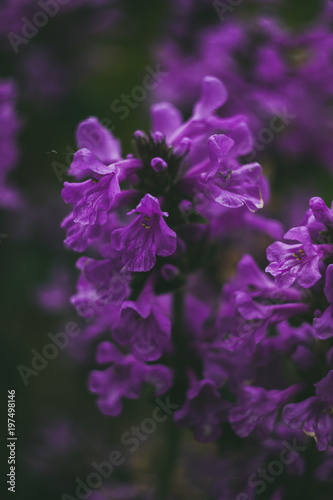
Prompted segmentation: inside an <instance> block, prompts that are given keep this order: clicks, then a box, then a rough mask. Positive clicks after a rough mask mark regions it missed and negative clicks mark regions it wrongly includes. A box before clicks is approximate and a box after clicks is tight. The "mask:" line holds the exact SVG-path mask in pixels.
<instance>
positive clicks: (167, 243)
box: [62, 77, 307, 441]
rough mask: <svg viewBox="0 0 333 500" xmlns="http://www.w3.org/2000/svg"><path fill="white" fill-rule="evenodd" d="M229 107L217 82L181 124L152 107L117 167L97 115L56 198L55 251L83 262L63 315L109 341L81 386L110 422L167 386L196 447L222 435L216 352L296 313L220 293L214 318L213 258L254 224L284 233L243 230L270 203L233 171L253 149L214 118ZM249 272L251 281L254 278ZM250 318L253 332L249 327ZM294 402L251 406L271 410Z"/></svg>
mask: <svg viewBox="0 0 333 500" xmlns="http://www.w3.org/2000/svg"><path fill="white" fill-rule="evenodd" d="M226 99H227V94H226V91H225V88H224V86H223V84H222V83H221V82H220V81H219V80H217V79H216V78H213V77H206V78H205V79H204V80H203V83H202V93H201V97H200V99H199V100H198V101H197V102H196V104H195V106H194V108H193V113H192V116H191V117H190V118H189V119H188V120H187V121H185V122H184V121H183V120H182V117H181V114H180V112H179V111H178V110H177V109H176V108H175V107H174V106H172V105H171V104H169V103H166V102H162V103H159V104H156V105H154V106H153V107H152V110H151V114H152V123H153V126H152V131H151V132H150V133H149V134H148V135H146V134H144V133H143V132H142V131H137V132H135V134H134V149H135V152H134V154H129V155H127V156H126V157H125V158H124V157H122V156H121V152H120V144H119V142H118V141H117V140H116V139H115V138H114V137H113V136H112V135H111V134H110V132H109V131H108V130H107V129H105V128H103V127H102V126H101V125H100V124H99V122H98V120H97V119H96V118H89V119H87V120H85V121H84V122H82V123H81V124H80V125H79V127H78V130H77V142H78V146H79V148H80V149H79V150H78V151H77V153H76V154H75V155H74V160H73V163H72V165H71V167H70V170H69V174H71V175H72V176H73V177H75V179H76V182H65V184H64V189H63V191H62V196H63V199H64V200H65V202H67V203H70V204H71V205H72V206H73V210H72V212H71V213H70V214H69V215H68V216H67V217H66V218H65V219H64V221H63V223H62V227H63V228H64V229H65V230H66V231H67V236H66V239H65V244H66V245H67V246H68V247H70V248H71V249H73V250H75V251H77V252H83V251H86V250H88V251H89V252H90V253H91V256H89V257H88V256H87V257H86V256H84V257H80V259H79V260H78V263H77V266H78V268H79V269H80V272H81V275H80V279H79V282H78V288H77V293H76V294H75V295H74V296H73V297H72V299H71V301H72V304H73V305H74V306H75V307H76V309H77V311H78V312H79V314H81V315H82V316H83V317H84V318H85V319H86V320H87V321H89V322H90V324H89V325H88V327H87V329H88V331H89V336H90V337H91V336H96V335H99V334H100V333H103V332H104V331H105V330H111V335H112V342H110V340H108V341H105V342H102V343H101V344H100V346H99V348H98V354H97V361H98V362H99V363H100V364H102V365H104V366H105V365H106V368H104V369H103V370H102V371H100V370H96V371H94V372H93V373H92V374H91V377H90V381H89V386H90V389H91V391H93V392H95V393H97V394H98V403H99V407H100V408H101V410H102V411H103V413H105V414H108V415H119V414H120V413H121V411H122V399H123V398H124V397H125V398H137V397H138V396H139V394H140V391H141V386H142V384H143V383H146V382H148V383H152V384H153V385H154V386H155V388H156V394H163V393H165V392H166V391H168V390H169V389H171V388H172V391H173V394H174V397H175V398H177V400H179V401H181V402H182V403H183V406H182V407H181V409H180V410H179V411H178V412H176V414H175V421H176V422H178V424H179V425H186V426H190V427H193V428H194V431H195V435H196V436H197V437H198V439H200V440H202V441H209V440H213V439H216V438H217V437H218V436H219V435H220V433H221V422H222V421H226V420H227V419H228V412H229V410H230V407H231V406H230V405H231V403H230V401H227V400H226V401H223V400H221V401H220V393H219V391H220V390H221V388H222V387H223V385H224V384H225V380H226V377H224V376H221V373H218V370H215V368H214V366H215V358H214V357H215V353H216V351H217V350H218V349H222V350H224V352H225V354H228V353H230V352H236V353H240V352H241V351H242V347H243V346H246V350H248V351H249V352H250V353H251V352H253V350H254V348H255V346H256V344H257V343H258V342H260V340H261V339H262V338H263V337H264V336H265V327H266V326H267V325H274V324H276V323H277V322H279V321H284V320H286V319H287V318H288V317H290V316H291V315H293V314H297V313H299V312H302V311H304V309H307V306H305V305H304V304H302V303H301V298H300V294H299V293H298V292H297V291H293V292H292V293H289V292H287V293H285V294H283V297H282V298H281V304H278V305H275V304H271V305H266V304H264V303H262V304H258V303H257V302H255V301H254V298H253V296H252V295H251V294H247V293H246V292H245V291H244V292H242V293H233V291H232V290H229V291H224V292H223V294H226V295H227V296H228V300H226V301H223V303H222V302H221V305H220V306H219V307H218V309H217V310H215V307H213V304H214V301H218V296H219V287H220V283H221V281H223V279H222V280H221V278H220V277H218V276H216V277H215V283H214V278H213V280H212V282H213V285H212V284H211V283H210V281H211V274H212V271H213V273H214V270H212V261H213V262H214V261H217V259H218V258H219V254H220V252H221V250H222V251H223V249H225V248H226V247H227V246H228V245H230V244H231V243H230V242H231V241H232V239H233V238H236V237H237V236H238V232H239V229H242V231H245V230H246V226H250V227H251V223H252V226H253V227H256V229H257V230H259V231H262V232H264V233H265V232H266V233H268V234H271V235H272V234H274V235H275V237H279V236H280V235H281V232H280V226H279V225H278V224H276V223H275V221H270V219H267V218H261V217H260V216H258V218H259V222H258V221H256V223H255V222H254V219H255V218H256V217H257V215H255V214H254V212H256V210H258V209H259V208H262V206H263V203H264V200H265V199H267V197H268V188H267V183H266V181H265V179H264V177H263V176H262V173H261V167H260V166H259V165H258V164H257V163H252V164H243V163H242V161H241V158H242V156H243V155H244V154H246V152H248V151H249V150H250V148H251V146H252V140H251V135H250V132H249V129H248V126H247V120H246V118H245V117H244V116H243V115H235V116H233V117H230V118H220V117H219V116H217V114H216V110H217V109H218V108H219V107H221V106H222V105H223V104H224V103H225V101H226ZM247 214H248V215H247ZM228 217H232V220H233V222H234V223H235V227H236V228H237V227H238V231H234V234H233V232H232V231H231V230H230V228H228V227H225V228H224V230H221V220H222V219H227V218H228ZM98 254H99V255H100V257H101V258H100V259H98V258H96V256H97V255H98ZM252 264H253V263H252ZM252 264H251V263H250V264H249V265H250V266H251V265H252ZM253 265H254V264H253ZM224 268H225V266H224V265H222V269H224ZM254 272H258V273H259V278H258V279H259V280H260V271H259V270H258V269H256V270H255V271H254ZM266 281H268V282H269V284H268V285H267V286H268V287H270V288H271V289H273V290H275V288H276V287H275V285H274V283H271V282H270V281H269V280H268V278H266ZM205 288H206V290H205ZM258 295H260V293H259V292H257V294H256V295H255V297H256V298H257V296H258ZM214 297H215V298H214ZM263 298H265V293H264V295H263ZM254 320H258V321H259V323H260V325H258V326H257V327H256V328H255V329H254V330H253V328H252V324H253V323H254ZM239 321H240V323H239V324H238V322H239ZM229 323H230V324H229ZM220 325H222V329H221V326H220ZM228 325H229V326H228ZM239 326H240V329H239ZM224 330H225V331H224ZM227 330H230V332H229V334H228V332H227ZM92 332H93V333H92ZM249 332H250V333H249ZM243 333H245V336H243ZM245 337H246V338H245ZM232 338H233V339H234V341H232ZM157 361H158V362H157ZM235 361H236V359H235ZM155 362H157V363H155ZM238 382H239V383H238V386H239V384H240V381H238ZM258 390H259V389H258ZM260 390H261V389H260ZM293 391H294V389H288V390H287V391H268V392H267V394H266V393H265V394H263V396H262V397H263V398H264V399H265V398H267V400H268V401H271V403H267V404H268V405H269V404H271V405H273V408H274V411H277V408H278V406H279V405H281V404H282V402H283V401H285V400H286V399H287V398H288V396H289V395H290V394H291V393H293Z"/></svg>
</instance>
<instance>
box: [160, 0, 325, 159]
mask: <svg viewBox="0 0 333 500" xmlns="http://www.w3.org/2000/svg"><path fill="white" fill-rule="evenodd" d="M237 5H238V4H237ZM219 6H220V7H219ZM210 7H212V6H210ZM216 8H217V10H219V9H220V10H223V11H224V12H226V11H227V10H228V9H230V10H231V11H233V10H235V7H231V5H229V4H228V3H226V2H216ZM236 14H237V13H233V14H230V15H229V16H228V15H226V16H225V18H224V19H223V21H222V22H220V23H218V24H216V25H213V26H212V25H209V26H208V27H206V28H202V29H201V30H200V31H198V30H197V29H196V30H194V40H193V44H192V50H191V51H190V53H189V52H188V44H187V45H186V49H184V50H183V49H182V44H181V43H180V42H179V41H178V42H177V41H176V42H175V41H174V39H173V40H172V41H170V40H169V41H165V42H164V43H163V44H162V45H161V46H160V47H159V49H158V51H157V52H158V57H159V59H160V60H161V61H163V64H164V66H165V68H166V69H167V70H168V72H169V77H168V78H166V79H165V80H164V81H163V83H162V85H161V86H159V88H158V89H157V95H158V97H161V96H163V98H164V99H165V98H167V99H169V100H170V101H172V102H174V103H176V104H177V103H180V102H181V103H182V104H183V105H184V103H186V102H189V100H190V99H192V98H193V96H194V95H195V93H196V92H197V88H198V85H199V84H200V80H201V75H202V74H211V75H214V76H216V77H218V78H221V79H222V80H223V82H224V83H225V85H226V88H227V90H228V92H229V96H230V99H229V102H228V112H230V113H234V112H236V113H239V112H241V113H246V114H247V116H248V117H249V120H250V128H251V131H252V133H253V135H254V137H255V145H254V148H253V151H252V153H251V156H250V157H252V158H254V157H256V156H257V155H258V154H260V152H262V151H265V154H266V155H267V153H271V154H272V153H273V152H276V151H277V152H278V153H279V155H282V156H283V158H288V159H289V160H290V159H292V160H293V161H299V160H300V159H303V158H304V159H307V160H308V159H309V158H314V159H315V160H316V161H319V162H320V163H322V164H324V165H325V166H327V167H330V168H331V169H332V141H331V128H332V106H331V103H332V92H333V88H332V71H333V66H332V50H333V36H332V32H331V28H330V23H331V21H332V5H331V2H325V8H324V9H323V11H322V13H321V15H320V16H319V18H318V19H316V21H315V22H313V23H312V24H311V25H310V26H307V27H306V28H303V30H302V31H301V32H298V33H295V32H292V31H291V30H290V29H289V28H287V27H285V26H284V24H283V23H282V22H281V21H279V20H278V17H277V16H276V15H275V16H274V17H273V16H269V15H266V16H264V15H263V14H262V12H261V10H259V13H257V14H256V11H254V14H253V16H252V17H251V19H248V18H245V19H242V18H241V17H237V15H236ZM185 19H186V18H185ZM192 31H193V30H192ZM273 139H274V140H273Z"/></svg>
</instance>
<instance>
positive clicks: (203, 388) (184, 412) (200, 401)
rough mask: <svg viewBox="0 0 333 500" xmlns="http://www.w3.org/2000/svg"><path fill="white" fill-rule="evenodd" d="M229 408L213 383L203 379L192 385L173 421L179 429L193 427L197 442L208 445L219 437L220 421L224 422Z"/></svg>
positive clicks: (220, 430)
mask: <svg viewBox="0 0 333 500" xmlns="http://www.w3.org/2000/svg"><path fill="white" fill-rule="evenodd" d="M229 407H230V405H229V403H227V402H226V401H223V400H222V399H221V396H220V394H219V393H218V391H217V388H216V386H215V384H214V382H212V381H211V380H209V379H203V380H200V381H195V382H193V383H192V386H191V388H190V389H189V390H188V391H187V398H186V402H185V403H184V405H183V406H182V407H181V408H180V410H178V411H177V412H176V413H175V414H174V420H175V422H176V423H177V424H178V425H180V426H181V427H193V429H194V435H195V437H196V438H197V439H198V441H201V442H203V443H209V442H211V441H215V440H216V439H218V438H219V437H220V435H221V432H222V428H221V424H222V420H226V417H227V411H228V409H229Z"/></svg>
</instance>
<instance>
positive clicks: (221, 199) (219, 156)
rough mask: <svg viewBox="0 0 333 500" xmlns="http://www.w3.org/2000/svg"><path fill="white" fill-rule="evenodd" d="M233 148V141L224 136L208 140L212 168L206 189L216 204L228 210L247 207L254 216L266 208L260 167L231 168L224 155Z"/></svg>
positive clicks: (215, 136) (212, 137)
mask: <svg viewBox="0 0 333 500" xmlns="http://www.w3.org/2000/svg"><path fill="white" fill-rule="evenodd" d="M233 144H234V141H233V140H232V139H230V138H229V137H227V136H225V135H213V136H211V137H210V138H209V141H208V145H209V156H210V161H211V165H210V168H209V169H208V171H207V173H206V174H205V175H204V178H205V180H206V183H205V184H204V186H205V188H206V190H207V192H209V193H210V195H211V197H212V198H213V199H214V201H215V202H216V203H219V204H221V205H223V206H225V207H228V208H239V207H241V206H243V205H246V207H247V208H248V209H249V210H251V212H255V211H256V210H258V209H259V208H262V207H263V199H262V196H261V189H260V178H261V167H260V165H258V163H252V164H249V165H242V166H238V167H236V168H234V169H231V168H229V167H228V163H227V161H226V158H225V155H226V154H227V153H228V151H229V150H230V149H231V147H232V146H233ZM202 176H203V174H202Z"/></svg>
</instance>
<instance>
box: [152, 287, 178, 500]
mask: <svg viewBox="0 0 333 500" xmlns="http://www.w3.org/2000/svg"><path fill="white" fill-rule="evenodd" d="M183 314H184V293H183V291H182V290H178V291H176V292H175V293H174V296H173V325H172V337H173V343H174V347H175V351H176V356H175V383H174V388H173V390H172V391H171V392H170V399H171V402H174V401H177V399H178V398H177V392H178V390H179V388H180V389H182V387H183V384H184V368H183V362H182V355H183V354H184V353H183V348H184V329H183ZM167 425H168V430H167V444H166V448H165V452H164V460H163V465H162V470H161V476H160V481H159V485H158V488H157V498H158V499H159V500H166V498H167V495H168V493H169V490H170V486H171V482H172V476H173V472H174V470H175V468H176V465H177V458H178V451H179V448H180V436H181V430H180V429H179V428H178V427H176V425H175V424H174V421H173V418H172V416H171V417H170V418H169V419H168V422H167Z"/></svg>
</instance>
